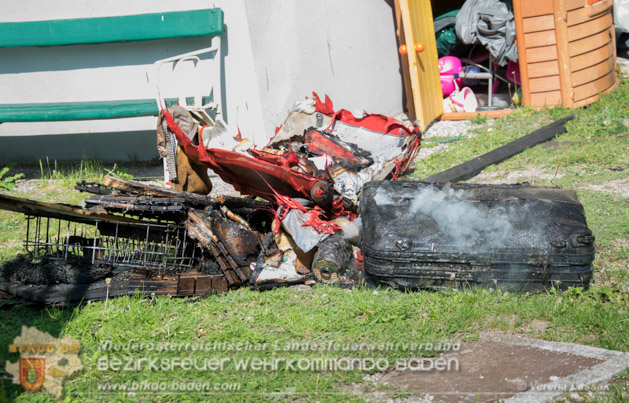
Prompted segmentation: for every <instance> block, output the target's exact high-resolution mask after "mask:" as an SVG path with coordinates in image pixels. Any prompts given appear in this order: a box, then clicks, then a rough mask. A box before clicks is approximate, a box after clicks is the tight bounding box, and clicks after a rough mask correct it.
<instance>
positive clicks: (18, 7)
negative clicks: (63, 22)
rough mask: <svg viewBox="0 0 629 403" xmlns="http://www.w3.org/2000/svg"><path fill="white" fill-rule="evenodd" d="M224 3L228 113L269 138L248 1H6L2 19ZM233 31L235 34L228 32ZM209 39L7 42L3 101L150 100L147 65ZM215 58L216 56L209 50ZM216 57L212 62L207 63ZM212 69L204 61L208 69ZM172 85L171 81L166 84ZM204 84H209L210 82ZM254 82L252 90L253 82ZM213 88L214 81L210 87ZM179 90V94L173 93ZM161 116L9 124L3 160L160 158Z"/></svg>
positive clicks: (1, 134)
mask: <svg viewBox="0 0 629 403" xmlns="http://www.w3.org/2000/svg"><path fill="white" fill-rule="evenodd" d="M214 6H216V7H220V8H221V9H223V11H224V15H225V25H226V31H227V32H230V34H227V35H226V38H225V39H224V40H223V52H222V53H223V58H224V71H225V74H224V78H225V82H224V83H223V86H224V104H225V105H224V109H223V111H224V115H225V117H226V119H227V120H228V123H233V124H235V123H236V121H237V123H238V126H239V127H240V129H241V131H242V133H243V135H245V136H246V137H248V138H251V139H252V140H255V141H263V139H265V138H266V134H265V133H264V131H263V123H262V113H261V107H260V100H259V96H258V94H257V84H256V79H255V69H254V66H253V55H252V52H251V45H250V43H249V34H248V26H247V20H246V17H245V8H244V1H243V0H213V1H208V0H185V1H179V2H173V1H168V0H133V1H127V0H103V1H98V2H95V1H85V0H56V1H54V2H51V1H47V0H31V1H27V2H8V1H3V2H2V13H0V22H8V21H31V20H49V19H66V18H82V17H103V16H115V15H127V14H142V13H154V12H168V11H178V10H192V9H201V8H212V7H214ZM227 37H228V38H227ZM210 45H211V43H210V39H209V38H181V39H164V40H154V41H143V42H128V43H111V44H97V45H73V46H59V47H47V48H37V47H34V48H6V49H0V88H2V91H0V103H38V102H42V103H45V102H65V101H67V102H72V101H102V100H122V99H150V98H153V97H154V90H153V88H152V87H151V85H149V83H148V81H147V77H146V72H147V71H148V70H149V69H150V68H151V65H152V63H153V62H154V61H156V60H159V59H162V58H166V57H170V56H174V55H178V54H182V53H185V52H189V51H193V50H197V49H201V48H205V47H209V46H210ZM206 59H208V60H209V57H206ZM207 63H209V62H206V64H207ZM204 68H207V65H206V66H204V65H203V62H202V65H201V69H204ZM166 84H167V83H166ZM201 85H204V86H208V87H209V86H210V84H209V81H205V82H202V83H201ZM252 88H253V91H251V89H252ZM208 91H209V88H208ZM169 95H172V94H169ZM155 122H156V119H155V117H142V118H128V119H112V120H94V121H72V122H34V123H4V124H1V125H0V166H2V164H3V162H4V163H6V162H8V161H14V160H17V161H26V160H33V161H37V159H40V158H45V157H46V155H48V156H49V157H50V158H52V159H59V160H67V159H77V158H78V159H80V158H81V157H82V156H83V155H86V156H88V157H92V156H97V157H99V158H101V159H105V160H111V159H129V158H131V159H135V158H137V159H140V160H146V159H150V158H154V157H157V151H156V149H155Z"/></svg>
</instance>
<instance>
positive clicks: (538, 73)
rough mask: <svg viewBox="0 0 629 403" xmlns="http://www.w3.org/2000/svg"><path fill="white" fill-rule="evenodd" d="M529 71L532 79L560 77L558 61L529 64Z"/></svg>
mask: <svg viewBox="0 0 629 403" xmlns="http://www.w3.org/2000/svg"><path fill="white" fill-rule="evenodd" d="M528 69H529V77H530V78H536V77H545V76H556V75H559V64H558V63H557V61H556V60H551V61H548V62H540V63H530V62H529V65H528Z"/></svg>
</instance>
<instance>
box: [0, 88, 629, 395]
mask: <svg viewBox="0 0 629 403" xmlns="http://www.w3.org/2000/svg"><path fill="white" fill-rule="evenodd" d="M570 113H574V114H575V116H576V117H575V119H574V120H573V121H571V122H569V123H568V124H567V129H568V132H567V133H565V134H562V135H560V136H558V137H557V138H556V139H555V141H554V142H552V143H550V145H549V144H545V145H540V146H537V147H534V148H532V149H529V150H527V151H526V152H524V153H522V154H520V155H518V156H516V157H514V158H511V159H509V160H507V161H505V162H503V163H501V164H499V165H497V166H494V167H490V168H489V169H487V170H486V172H484V173H483V174H481V175H480V176H479V177H477V178H474V179H472V180H471V181H472V182H479V183H482V182H488V181H492V182H501V181H504V179H505V178H511V177H513V175H515V176H516V177H517V178H518V180H519V181H527V182H530V183H531V184H533V185H550V186H562V187H564V188H572V189H576V190H577V192H578V194H579V197H580V200H581V201H582V203H583V205H584V206H585V211H586V215H587V219H588V224H589V226H590V228H591V229H592V231H593V232H594V234H595V236H596V246H597V255H596V261H595V275H594V281H593V284H592V286H591V287H590V289H589V290H587V291H586V290H582V289H579V288H576V289H571V290H569V291H566V292H563V293H560V292H555V291H553V290H550V291H548V292H544V293H526V294H512V293H506V292H500V291H498V292H493V291H491V290H476V291H472V290H469V291H460V292H455V291H442V292H402V291H396V290H392V289H387V288H382V289H377V290H373V289H367V288H365V289H353V290H342V289H338V288H334V287H326V286H316V287H314V288H313V289H311V290H301V289H297V288H283V289H276V290H273V291H267V292H255V291H251V290H248V289H240V290H237V291H231V292H228V293H226V294H223V295H218V296H210V297H208V298H205V299H202V300H194V301H190V300H187V299H172V298H157V299H156V300H155V301H152V302H151V301H150V299H149V298H141V297H124V298H119V299H114V300H110V301H109V302H108V303H107V306H106V307H105V304H104V303H103V302H95V303H90V304H86V305H81V306H78V307H71V308H63V307H45V308H37V309H36V308H27V307H23V306H13V307H2V308H0V378H6V377H8V374H6V373H5V372H4V371H3V369H4V362H5V361H7V360H10V361H11V362H15V361H17V358H18V357H17V354H15V353H9V352H8V348H7V346H8V345H9V344H11V343H12V342H13V340H14V338H15V337H16V336H18V335H19V334H20V333H21V326H23V325H26V326H34V327H37V328H38V329H39V330H41V331H45V332H48V333H50V334H51V335H52V336H55V337H65V336H69V337H73V338H75V339H77V340H79V342H80V344H81V352H80V358H81V360H82V364H83V366H84V369H83V371H82V372H81V373H80V374H78V375H74V376H72V377H71V378H70V379H68V380H66V381H65V383H64V389H63V397H62V399H65V400H67V401H73V400H84V399H87V400H111V401H127V400H129V401H136V400H149V401H188V400H198V399H199V398H209V399H213V400H214V399H215V400H224V401H233V400H244V401H257V400H282V401H284V400H298V399H300V398H303V399H305V400H315V399H316V400H320V401H327V400H330V401H338V400H343V401H345V400H363V399H364V398H365V397H364V396H362V395H354V394H352V393H351V390H352V385H353V384H363V385H365V388H366V390H367V391H369V392H373V393H374V394H376V393H378V396H385V397H389V398H396V397H404V396H407V392H406V391H404V390H398V389H395V388H393V387H388V386H382V385H374V384H373V383H371V382H370V381H369V380H368V377H367V376H366V375H368V374H372V373H374V372H376V371H377V370H376V369H373V370H370V371H359V370H354V371H342V370H340V371H317V370H312V368H310V367H307V368H305V370H301V369H300V368H295V370H293V369H292V368H291V367H290V366H287V365H282V364H281V363H282V362H284V363H285V362H286V360H291V359H295V360H299V359H304V358H305V359H308V360H313V359H317V358H319V359H334V358H341V357H352V358H359V359H377V360H380V362H381V363H384V362H387V363H389V364H390V365H391V366H393V364H394V363H395V362H396V360H397V359H400V358H408V357H410V356H432V355H435V354H436V353H438V352H439V348H438V346H439V345H440V344H441V345H443V344H444V343H448V342H454V341H465V340H472V339H475V338H477V337H478V334H479V333H480V332H481V331H486V330H495V331H503V332H508V333H516V334H523V335H527V336H531V337H537V338H542V339H545V340H552V341H564V342H576V343H582V344H586V345H591V346H596V347H602V348H606V349H614V350H621V351H629V336H628V334H629V312H628V311H629V305H628V302H629V274H627V271H628V266H629V198H628V195H627V194H628V193H629V127H628V126H627V125H628V124H629V121H628V119H629V91H628V88H627V83H626V82H623V84H622V86H621V88H619V89H617V90H616V91H614V92H613V93H611V94H608V95H606V96H604V97H603V99H602V100H601V101H599V102H596V103H595V104H593V105H590V106H589V107H587V108H583V109H579V110H566V109H562V108H555V109H550V110H541V111H531V110H528V109H526V108H525V109H521V110H518V111H516V112H515V113H514V114H512V115H510V116H507V117H505V118H502V119H497V120H484V119H477V120H476V123H479V124H480V127H479V128H477V129H475V132H474V136H473V137H471V138H463V139H461V140H459V141H456V142H452V143H449V144H448V146H447V149H446V151H441V152H437V153H434V154H432V155H430V156H429V157H428V158H426V159H423V160H421V161H418V162H417V163H416V170H415V171H414V172H413V173H412V174H411V175H410V177H411V178H412V179H419V178H423V177H426V176H428V175H431V174H433V173H436V172H439V171H441V170H444V169H447V168H449V167H451V166H453V165H455V164H458V163H461V162H464V161H466V160H469V159H471V158H473V157H475V156H477V155H479V154H482V153H484V152H487V151H489V150H491V149H494V148H496V147H498V146H500V145H503V144H506V143H508V142H509V141H511V140H513V139H515V138H518V137H520V136H522V135H524V134H526V133H529V132H531V131H533V130H534V129H535V128H538V127H541V126H542V125H544V124H547V123H550V122H551V121H553V120H556V119H559V118H561V117H563V116H565V115H568V114H570ZM427 144H428V142H427ZM87 165H89V166H86V167H83V166H81V167H79V169H78V170H75V171H71V172H65V173H63V172H60V170H61V169H60V168H57V167H53V168H50V167H49V164H46V163H44V164H43V166H42V177H43V180H42V182H41V184H39V185H37V186H35V187H33V188H31V189H27V190H25V191H23V192H16V191H12V193H11V194H16V195H18V196H22V197H29V198H34V199H38V200H45V201H58V202H65V203H78V202H79V201H80V200H82V199H83V198H84V197H85V195H84V194H80V193H79V192H77V191H74V190H71V189H72V186H73V181H74V180H75V179H79V178H80V179H83V178H84V177H85V176H86V175H87V176H89V177H90V178H86V179H91V180H98V179H99V177H102V175H103V173H104V169H103V167H101V166H99V164H97V163H95V162H92V163H90V164H87ZM47 166H48V167H47ZM0 168H1V167H0ZM53 171H54V172H53ZM16 172H19V168H18V169H16V170H15V172H13V171H11V172H10V173H9V175H11V174H14V173H16ZM0 180H1V179H0ZM24 233H25V224H24V220H23V217H22V215H20V214H14V213H9V212H6V211H0V245H1V247H0V261H6V260H8V259H11V258H13V257H15V256H16V254H17V253H19V251H20V248H21V239H22V237H23V235H24ZM129 341H132V342H144V343H154V345H155V346H157V345H160V346H164V345H166V344H164V343H186V342H189V343H191V344H190V345H189V346H190V347H189V348H188V350H186V351H183V352H181V351H162V352H161V353H158V352H156V351H151V350H149V349H148V347H145V348H144V349H139V348H135V349H134V348H129V349H126V350H124V351H110V350H107V349H106V348H105V347H106V345H107V343H112V344H109V345H115V343H123V344H124V343H127V342H129ZM215 342H216V343H219V344H218V345H214V346H218V347H216V348H215V349H214V350H212V349H211V347H210V351H198V350H197V349H196V348H198V347H199V346H201V347H202V350H204V349H205V348H206V347H207V346H212V345H213V344H212V343H215ZM223 342H225V343H227V344H220V343H223ZM103 343H105V344H103ZM234 343H242V344H241V345H240V348H238V347H239V346H238V345H237V344H234ZM248 343H250V344H248ZM387 343H389V344H387ZM398 343H399V344H398ZM422 343H423V345H422V346H415V349H417V350H418V351H413V352H409V351H406V350H404V349H403V348H400V346H407V348H413V346H409V344H422ZM313 345H316V347H313ZM322 345H323V347H321V346H322ZM391 345H394V346H397V347H395V348H391V347H390V346H391ZM431 345H432V346H431ZM147 346H148V345H147ZM195 346H196V348H195ZM203 346H205V347H203ZM335 346H336V347H335ZM387 346H388V347H387ZM250 347H251V348H254V349H253V350H248V349H247V348H250ZM256 348H257V350H256ZM372 348H373V349H374V351H370V349H372ZM146 357H155V358H160V359H162V358H184V357H185V358H192V359H197V360H201V359H203V358H211V357H214V358H226V359H228V360H227V361H225V362H226V364H225V365H224V366H223V367H222V368H220V369H215V370H212V369H211V368H204V369H198V368H197V369H194V368H193V369H191V370H181V369H164V368H162V370H158V371H155V370H151V369H150V368H139V369H137V370H132V371H125V370H113V369H111V367H108V368H107V369H103V367H101V368H99V366H98V363H99V362H100V363H103V362H109V363H111V362H113V361H114V359H120V360H122V361H126V360H127V359H129V358H146ZM252 358H260V359H266V360H268V359H278V360H279V361H278V362H279V363H280V364H279V367H278V368H277V370H273V369H271V368H267V369H261V370H255V369H251V368H250V369H249V370H246V371H243V370H242V369H238V368H236V362H237V360H240V359H242V360H246V359H252ZM106 360H108V361H106ZM281 360H285V361H281ZM310 362H312V361H310ZM134 381H135V382H138V383H141V382H142V381H149V382H156V381H168V382H183V383H185V384H193V382H205V383H207V385H208V386H207V387H209V392H207V393H205V394H204V395H202V396H200V395H198V394H195V393H194V391H184V392H181V391H177V392H168V391H142V392H140V391H137V392H133V393H129V392H128V391H124V392H121V391H117V392H113V391H108V392H106V393H104V392H103V391H102V389H103V387H104V386H105V387H106V386H107V385H114V384H125V383H126V384H129V383H130V382H134ZM626 384H627V376H624V377H620V378H619V380H617V381H616V383H615V385H616V386H615V388H614V391H613V393H612V394H610V395H608V396H600V397H599V398H598V399H602V400H605V399H610V400H614V399H616V398H618V399H623V398H624V399H627V398H628V391H627V390H626ZM618 385H620V386H618ZM623 385H624V386H623ZM6 399H10V400H13V399H15V400H17V401H22V402H26V401H52V400H53V398H52V397H50V396H49V395H47V394H46V393H45V392H27V391H25V390H24V389H22V388H21V387H20V386H17V385H13V384H12V383H11V380H10V379H4V380H3V381H0V401H2V400H6Z"/></svg>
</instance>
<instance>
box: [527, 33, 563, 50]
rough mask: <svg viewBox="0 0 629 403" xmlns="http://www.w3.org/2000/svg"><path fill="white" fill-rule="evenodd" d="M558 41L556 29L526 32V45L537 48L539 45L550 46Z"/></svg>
mask: <svg viewBox="0 0 629 403" xmlns="http://www.w3.org/2000/svg"><path fill="white" fill-rule="evenodd" d="M556 43H557V40H556V38H555V31H542V32H533V33H530V34H524V46H526V47H527V48H535V47H538V46H549V45H554V44H556Z"/></svg>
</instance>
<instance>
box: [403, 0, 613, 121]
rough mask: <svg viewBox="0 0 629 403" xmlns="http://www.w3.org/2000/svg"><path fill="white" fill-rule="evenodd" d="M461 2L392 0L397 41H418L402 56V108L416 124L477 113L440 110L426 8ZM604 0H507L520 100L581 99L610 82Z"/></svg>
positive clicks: (432, 10)
mask: <svg viewBox="0 0 629 403" xmlns="http://www.w3.org/2000/svg"><path fill="white" fill-rule="evenodd" d="M463 3H464V1H463V0H450V1H441V2H431V1H430V0H396V2H395V4H396V15H397V22H398V36H399V38H400V43H401V44H408V45H409V46H408V48H409V49H414V48H415V46H414V45H415V44H417V43H421V44H422V45H423V46H420V47H419V49H423V50H421V51H419V52H414V51H409V52H408V54H407V55H406V56H402V68H403V70H404V77H405V80H404V81H405V87H406V94H407V98H408V100H409V102H408V103H407V106H408V110H409V114H410V115H411V117H414V118H415V119H417V120H418V121H419V122H420V123H421V126H422V128H425V127H426V126H428V124H429V123H430V122H432V121H433V120H435V119H439V118H441V119H464V118H469V117H471V116H475V115H476V114H477V113H472V114H467V113H458V114H451V113H445V114H444V112H443V106H442V94H441V86H440V77H439V69H438V66H437V60H438V57H437V47H436V41H435V34H434V31H433V29H432V27H433V25H432V19H433V14H435V15H437V14H439V13H441V12H443V11H447V10H450V9H452V8H457V7H458V8H460V6H462V5H463ZM612 5H613V0H513V11H514V17H515V23H516V42H517V45H518V58H519V67H520V79H521V85H522V88H521V89H522V104H523V105H530V106H533V107H535V108H542V107H544V106H549V107H552V106H557V105H563V106H564V107H581V106H584V105H587V104H590V103H592V102H594V101H596V100H597V99H598V97H599V96H600V94H603V93H606V92H608V91H611V90H612V89H614V88H616V87H617V86H618V83H619V81H618V76H617V74H616V71H615V67H616V44H615V36H614V26H613V17H612ZM508 112H509V110H502V111H491V112H485V113H486V114H487V115H488V116H500V115H504V114H506V113H508Z"/></svg>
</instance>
